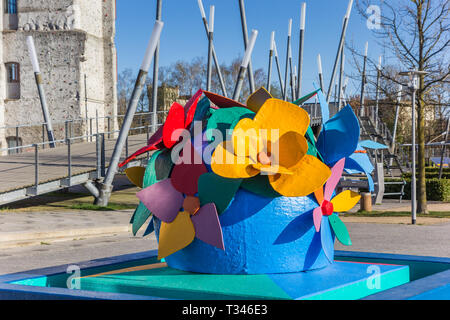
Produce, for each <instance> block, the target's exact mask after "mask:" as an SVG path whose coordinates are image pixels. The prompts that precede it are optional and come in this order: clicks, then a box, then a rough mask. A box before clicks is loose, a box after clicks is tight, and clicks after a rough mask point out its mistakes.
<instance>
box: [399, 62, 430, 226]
mask: <svg viewBox="0 0 450 320" xmlns="http://www.w3.org/2000/svg"><path fill="white" fill-rule="evenodd" d="M428 73H429V72H426V71H417V70H410V71H404V72H400V73H399V75H401V76H408V77H409V84H408V87H409V89H411V96H412V108H411V109H412V121H411V128H412V129H411V135H412V141H411V146H412V148H411V152H412V154H411V157H412V168H411V215H412V224H416V215H417V208H416V109H415V108H416V92H417V89H419V77H420V76H422V75H427V74H428Z"/></svg>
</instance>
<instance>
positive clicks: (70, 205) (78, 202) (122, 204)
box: [0, 184, 139, 213]
mask: <svg viewBox="0 0 450 320" xmlns="http://www.w3.org/2000/svg"><path fill="white" fill-rule="evenodd" d="M138 191H139V189H138V188H137V187H134V186H131V185H126V184H125V185H121V188H120V189H119V190H115V191H114V192H113V193H112V195H111V198H110V201H109V204H108V206H107V207H100V206H96V205H94V204H93V202H94V197H93V196H92V195H91V194H89V193H88V192H66V191H57V192H50V193H47V194H43V195H41V196H38V197H33V198H29V199H25V200H21V201H17V202H14V203H10V204H8V205H5V206H0V213H1V212H8V213H11V212H14V213H22V212H42V211H50V212H52V211H53V212H54V211H70V210H72V211H73V210H92V211H117V210H129V209H135V208H136V207H137V205H138V204H139V200H138V198H137V197H136V192H138Z"/></svg>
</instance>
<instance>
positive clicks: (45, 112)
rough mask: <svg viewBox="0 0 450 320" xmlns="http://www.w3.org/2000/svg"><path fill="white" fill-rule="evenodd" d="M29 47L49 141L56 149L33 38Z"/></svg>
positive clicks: (28, 42) (29, 37)
mask: <svg viewBox="0 0 450 320" xmlns="http://www.w3.org/2000/svg"><path fill="white" fill-rule="evenodd" d="M27 45H28V51H29V53H30V58H31V64H32V65H33V71H34V77H35V80H36V86H37V89H38V93H39V99H40V101H41V107H42V114H43V115H44V122H45V123H46V126H47V136H48V141H49V142H50V148H54V147H55V143H54V141H55V135H54V134H53V128H52V122H51V119H50V114H49V111H48V106H47V99H46V98H45V93H44V88H43V87H42V76H41V71H40V68H39V62H38V59H37V54H36V48H35V46H34V41H33V37H32V36H28V37H27Z"/></svg>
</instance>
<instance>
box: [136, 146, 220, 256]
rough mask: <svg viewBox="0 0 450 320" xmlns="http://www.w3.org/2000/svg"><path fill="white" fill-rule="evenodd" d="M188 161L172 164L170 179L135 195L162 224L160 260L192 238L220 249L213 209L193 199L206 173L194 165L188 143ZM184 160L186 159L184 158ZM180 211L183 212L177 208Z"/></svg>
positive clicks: (193, 155)
mask: <svg viewBox="0 0 450 320" xmlns="http://www.w3.org/2000/svg"><path fill="white" fill-rule="evenodd" d="M184 150H189V151H190V155H191V157H192V158H191V159H189V160H191V161H184V162H182V163H180V164H177V165H175V167H174V168H173V170H172V174H171V177H170V178H168V179H164V180H162V181H160V182H158V183H155V184H153V185H151V186H149V187H147V188H145V189H143V190H141V191H139V192H138V193H137V197H138V198H139V200H140V201H141V202H142V203H143V204H144V205H145V206H146V207H147V208H148V210H149V211H150V212H152V213H153V215H154V216H155V217H157V218H158V219H160V220H161V221H162V223H161V228H160V231H159V233H160V234H159V247H158V258H159V259H162V258H164V257H166V256H168V255H170V254H172V253H174V252H176V251H179V250H181V249H183V248H184V247H186V246H188V245H189V244H190V243H191V242H192V241H193V240H194V237H197V238H198V239H200V240H202V241H204V242H206V243H209V244H211V245H213V246H215V247H217V248H219V249H222V250H224V245H223V239H222V229H221V226H220V222H219V218H218V214H217V210H216V206H215V204H214V203H208V204H205V205H203V206H200V200H199V198H198V197H197V196H195V195H196V194H197V192H198V187H197V185H198V179H199V177H200V176H201V175H202V174H204V173H206V172H207V170H206V167H205V165H204V164H203V163H198V164H196V163H195V162H194V161H193V160H194V159H195V158H196V152H195V150H194V148H193V147H192V145H191V144H190V143H187V144H186V146H185V148H184V149H183V151H184ZM185 160H186V159H185ZM181 208H183V211H180V209H181Z"/></svg>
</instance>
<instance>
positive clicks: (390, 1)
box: [357, 0, 450, 213]
mask: <svg viewBox="0 0 450 320" xmlns="http://www.w3.org/2000/svg"><path fill="white" fill-rule="evenodd" d="M370 2H371V1H369V0H359V1H358V2H357V8H358V10H359V12H360V14H361V15H362V16H363V17H364V18H365V19H373V18H374V17H373V16H372V15H373V11H371V10H368V8H370V7H371V5H372V3H370ZM379 8H380V13H381V15H380V16H379V17H378V18H379V24H378V25H375V26H374V28H373V29H372V31H373V33H374V34H375V35H376V36H377V38H378V39H379V43H380V44H381V45H384V46H385V47H386V48H387V51H388V53H390V54H392V57H391V58H392V60H393V61H392V65H394V64H395V65H396V66H397V67H396V68H394V69H397V70H395V73H394V72H392V71H393V70H392V68H391V69H390V71H391V72H386V71H385V70H383V71H382V77H383V78H384V79H386V80H388V81H391V82H393V83H397V84H398V83H401V82H404V79H400V78H399V77H398V76H397V74H396V72H397V71H400V70H401V71H404V70H410V69H416V70H419V71H428V72H430V73H429V74H428V75H427V76H421V77H420V81H419V90H418V91H417V100H416V101H417V105H416V106H415V107H416V109H417V134H418V144H419V152H418V171H419V178H418V182H419V188H418V190H419V192H418V213H428V209H427V199H426V180H425V115H426V112H425V111H426V109H427V107H429V106H431V105H433V102H434V101H433V100H434V98H433V96H432V93H433V90H434V89H435V88H437V87H439V86H442V85H443V84H444V83H447V84H448V81H449V80H448V76H449V74H450V64H449V61H450V59H449V48H450V34H449V31H450V21H449V13H450V0H383V1H381V2H380V4H379ZM371 63H372V64H373V65H375V63H374V62H373V61H371ZM447 99H448V94H447Z"/></svg>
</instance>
